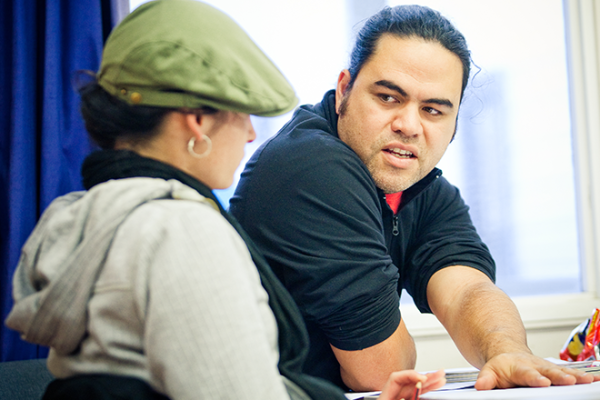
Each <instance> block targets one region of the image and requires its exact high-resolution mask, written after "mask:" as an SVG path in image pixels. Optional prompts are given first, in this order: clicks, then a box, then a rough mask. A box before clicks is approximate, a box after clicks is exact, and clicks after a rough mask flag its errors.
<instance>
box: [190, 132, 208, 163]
mask: <svg viewBox="0 0 600 400" xmlns="http://www.w3.org/2000/svg"><path fill="white" fill-rule="evenodd" d="M202 140H204V141H205V142H206V150H204V152H203V153H201V154H198V153H196V152H195V151H194V146H195V145H196V137H192V138H191V139H190V141H189V142H188V153H190V155H191V156H192V157H194V158H204V157H206V156H207V155H208V154H209V153H210V151H211V150H212V141H211V140H210V138H209V137H208V136H206V135H202Z"/></svg>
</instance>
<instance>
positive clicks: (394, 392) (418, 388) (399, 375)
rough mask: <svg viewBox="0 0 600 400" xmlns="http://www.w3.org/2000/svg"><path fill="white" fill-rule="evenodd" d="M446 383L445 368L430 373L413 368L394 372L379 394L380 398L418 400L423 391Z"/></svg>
mask: <svg viewBox="0 0 600 400" xmlns="http://www.w3.org/2000/svg"><path fill="white" fill-rule="evenodd" d="M445 383H446V378H445V373H444V371H443V370H439V371H437V372H431V373H428V374H420V373H418V372H417V371H413V370H405V371H397V372H392V374H391V375H390V377H389V379H388V381H387V382H386V384H385V386H384V387H383V391H382V392H381V394H380V395H379V400H418V399H419V396H420V395H421V393H427V392H429V391H431V390H434V389H437V388H440V387H442V386H444V384H445Z"/></svg>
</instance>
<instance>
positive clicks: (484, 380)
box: [475, 369, 497, 390]
mask: <svg viewBox="0 0 600 400" xmlns="http://www.w3.org/2000/svg"><path fill="white" fill-rule="evenodd" d="M495 387H497V379H496V374H495V373H494V372H493V371H491V370H490V369H483V370H481V372H479V376H478V377H477V381H475V389H477V390H492V389H494V388H495Z"/></svg>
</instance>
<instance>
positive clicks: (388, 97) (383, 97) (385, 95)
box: [379, 94, 396, 103]
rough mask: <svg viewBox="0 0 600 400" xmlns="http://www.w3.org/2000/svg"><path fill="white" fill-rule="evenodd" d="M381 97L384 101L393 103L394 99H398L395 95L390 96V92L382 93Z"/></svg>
mask: <svg viewBox="0 0 600 400" xmlns="http://www.w3.org/2000/svg"><path fill="white" fill-rule="evenodd" d="M379 98H380V99H381V101H383V102H384V103H392V102H393V101H395V100H396V99H395V98H394V97H393V96H390V95H389V94H380V95H379Z"/></svg>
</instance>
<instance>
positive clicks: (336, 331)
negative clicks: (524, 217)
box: [231, 6, 593, 391]
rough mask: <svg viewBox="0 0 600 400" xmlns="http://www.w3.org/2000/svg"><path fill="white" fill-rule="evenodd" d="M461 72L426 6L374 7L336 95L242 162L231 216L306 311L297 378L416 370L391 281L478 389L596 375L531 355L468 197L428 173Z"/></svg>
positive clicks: (366, 377)
mask: <svg viewBox="0 0 600 400" xmlns="http://www.w3.org/2000/svg"><path fill="white" fill-rule="evenodd" d="M469 71H470V55H469V50H468V49H467V46H466V42H465V40H464V37H463V36H462V34H460V32H458V31H457V30H456V29H455V28H454V27H453V26H452V25H451V24H450V23H449V22H448V21H447V20H446V19H445V18H443V17H442V16H440V15H439V13H437V12H435V11H433V10H431V9H428V8H426V7H420V6H402V7H395V8H386V9H384V10H382V11H381V12H380V13H378V14H377V15H375V16H373V17H372V18H371V19H370V20H369V21H367V23H366V24H365V26H364V27H363V29H362V30H361V32H360V33H359V38H358V41H357V43H356V45H355V48H354V50H353V52H352V56H351V65H350V68H349V69H348V70H344V71H342V72H341V73H340V75H339V79H338V83H337V88H336V90H335V91H330V92H328V93H326V94H325V97H324V98H323V101H322V102H321V103H319V104H316V105H314V106H303V107H301V108H300V109H299V110H298V111H297V112H296V113H295V115H294V117H293V118H292V120H291V121H290V122H289V123H288V124H287V125H286V126H285V127H284V128H283V129H282V130H281V131H280V132H279V134H278V135H277V136H276V137H274V138H273V139H272V140H270V141H269V142H268V143H266V144H265V145H264V146H263V147H262V148H261V149H259V150H258V151H257V152H256V153H255V154H254V156H253V157H252V159H251V160H250V162H249V163H248V164H247V168H246V171H245V173H244V174H243V175H242V180H241V182H240V184H239V186H238V189H237V191H236V195H235V196H234V198H233V199H232V201H231V212H232V213H233V214H234V215H235V216H236V217H237V218H238V220H239V221H240V223H241V224H242V225H243V226H244V228H245V229H246V230H247V231H248V233H249V234H250V236H251V237H252V238H253V239H254V240H255V241H256V243H257V244H258V246H259V247H260V248H261V250H262V251H263V253H264V254H265V256H266V258H267V259H268V261H269V263H270V264H271V266H272V268H273V269H274V270H275V272H276V273H277V275H278V276H279V278H280V279H281V280H282V282H283V283H284V285H286V287H287V288H288V289H289V291H290V292H291V293H292V295H293V297H294V299H295V300H296V302H297V303H298V305H299V306H300V308H301V310H302V312H303V315H304V318H305V321H306V324H307V326H308V330H309V335H310V341H311V349H310V352H309V356H308V358H307V363H306V365H305V370H306V372H308V373H311V374H314V375H316V376H320V377H324V378H327V379H329V380H331V381H333V382H334V383H336V384H338V385H339V386H341V387H342V388H345V389H347V388H350V389H353V390H359V391H363V390H375V389H380V388H381V387H382V385H383V383H384V382H385V379H386V378H387V376H388V375H389V373H390V371H393V370H398V369H407V368H413V367H414V365H415V357H416V355H415V346H414V343H413V341H412V338H411V337H410V335H409V333H408V331H407V329H406V326H405V325H404V322H403V321H402V319H401V316H400V311H399V309H398V301H399V293H400V292H401V290H402V289H403V288H404V289H406V290H407V291H408V293H410V294H411V296H412V297H413V298H414V300H415V303H416V305H417V306H418V307H419V309H420V310H421V311H422V312H433V313H434V314H435V315H436V317H437V318H438V319H439V320H440V321H441V322H442V324H443V325H444V326H445V327H446V329H447V330H448V332H449V333H450V335H451V337H452V338H453V340H454V341H455V342H456V344H457V346H458V348H459V349H460V351H461V352H462V354H463V355H464V356H465V358H466V359H467V360H468V361H469V362H470V363H471V364H473V365H474V366H476V367H477V368H480V369H481V372H480V374H479V377H478V381H477V384H476V388H478V389H491V388H494V387H510V386H515V385H526V386H548V385H550V384H559V385H561V384H574V383H583V382H591V381H592V380H593V378H592V377H591V376H583V375H582V374H581V373H580V372H578V371H571V370H568V369H562V368H558V367H556V366H553V365H552V364H550V363H548V362H546V361H544V360H542V359H539V358H537V357H534V356H533V355H532V354H531V351H530V350H529V348H528V347H527V344H526V336H525V330H524V328H523V324H522V322H521V320H520V317H519V314H518V312H517V310H516V308H515V306H514V304H513V303H512V301H511V300H510V299H509V298H508V297H507V296H506V295H505V294H504V293H503V292H502V291H501V290H499V289H498V288H497V287H496V286H495V285H494V283H493V279H494V275H495V266H494V262H493V260H492V257H491V256H490V254H489V251H488V249H487V247H486V246H485V245H484V244H483V243H482V242H481V240H480V238H479V236H478V235H477V233H476V231H475V228H474V227H473V225H472V223H471V220H470V217H469V215H468V208H467V206H466V205H465V204H464V202H463V200H462V199H461V197H460V195H459V192H458V190H457V189H456V188H455V187H453V186H452V185H450V184H449V183H448V182H447V181H446V180H445V179H444V178H442V177H441V171H439V170H438V169H436V168H435V165H436V164H437V163H438V161H439V160H440V159H441V157H442V155H443V154H444V152H445V150H446V148H447V146H448V144H449V143H450V141H451V140H452V138H453V136H454V133H455V129H456V120H457V116H458V108H459V104H460V102H461V99H462V94H463V92H464V89H465V86H466V84H467V80H468V77H469Z"/></svg>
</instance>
